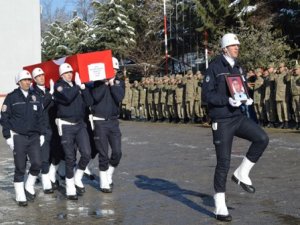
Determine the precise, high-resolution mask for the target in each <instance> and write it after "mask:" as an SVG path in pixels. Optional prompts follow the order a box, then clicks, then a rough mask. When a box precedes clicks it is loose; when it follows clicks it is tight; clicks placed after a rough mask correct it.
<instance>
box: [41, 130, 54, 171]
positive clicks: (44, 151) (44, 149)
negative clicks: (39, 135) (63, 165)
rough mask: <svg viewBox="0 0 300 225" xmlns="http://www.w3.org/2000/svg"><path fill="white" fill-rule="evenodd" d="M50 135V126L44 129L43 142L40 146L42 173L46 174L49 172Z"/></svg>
mask: <svg viewBox="0 0 300 225" xmlns="http://www.w3.org/2000/svg"><path fill="white" fill-rule="evenodd" d="M51 137H52V131H51V129H50V128H47V129H46V134H45V142H44V144H43V145H42V146H41V155H42V168H41V172H42V174H47V173H48V172H49V158H50V141H51Z"/></svg>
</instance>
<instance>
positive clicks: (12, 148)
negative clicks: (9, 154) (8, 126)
mask: <svg viewBox="0 0 300 225" xmlns="http://www.w3.org/2000/svg"><path fill="white" fill-rule="evenodd" d="M6 144H8V146H9V148H10V149H11V150H14V139H13V137H10V138H7V139H6Z"/></svg>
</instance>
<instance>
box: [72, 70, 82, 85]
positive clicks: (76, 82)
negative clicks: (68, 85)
mask: <svg viewBox="0 0 300 225" xmlns="http://www.w3.org/2000/svg"><path fill="white" fill-rule="evenodd" d="M74 80H75V84H76V85H78V86H79V87H80V86H81V84H82V83H81V80H80V77H79V73H77V72H76V73H75V79H74Z"/></svg>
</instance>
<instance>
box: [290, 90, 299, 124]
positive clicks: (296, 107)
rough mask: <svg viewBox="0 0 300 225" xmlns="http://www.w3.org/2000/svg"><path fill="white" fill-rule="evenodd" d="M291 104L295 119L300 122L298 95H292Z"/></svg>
mask: <svg viewBox="0 0 300 225" xmlns="http://www.w3.org/2000/svg"><path fill="white" fill-rule="evenodd" d="M292 106H293V111H294V114H295V121H296V122H297V123H299V122H300V95H294V96H293V97H292Z"/></svg>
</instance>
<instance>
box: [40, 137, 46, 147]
mask: <svg viewBox="0 0 300 225" xmlns="http://www.w3.org/2000/svg"><path fill="white" fill-rule="evenodd" d="M44 142H45V136H44V135H41V136H40V146H42V145H43V144H44Z"/></svg>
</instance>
